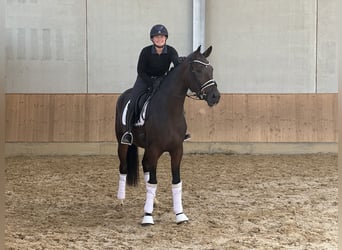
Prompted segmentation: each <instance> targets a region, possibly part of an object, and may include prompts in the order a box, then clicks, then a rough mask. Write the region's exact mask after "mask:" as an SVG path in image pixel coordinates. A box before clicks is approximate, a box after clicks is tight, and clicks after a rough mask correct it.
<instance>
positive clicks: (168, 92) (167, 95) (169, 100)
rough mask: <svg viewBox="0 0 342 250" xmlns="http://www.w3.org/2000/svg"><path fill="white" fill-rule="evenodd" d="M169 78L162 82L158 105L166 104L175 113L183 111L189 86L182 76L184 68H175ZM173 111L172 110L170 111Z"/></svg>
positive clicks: (166, 107)
mask: <svg viewBox="0 0 342 250" xmlns="http://www.w3.org/2000/svg"><path fill="white" fill-rule="evenodd" d="M173 70H174V72H171V73H170V75H168V76H167V78H165V79H164V81H163V82H162V84H161V87H160V90H159V91H158V97H157V98H156V99H158V100H157V101H156V102H157V103H156V105H164V106H165V109H169V110H172V112H173V113H182V114H183V109H184V101H185V97H186V93H187V90H188V88H187V87H186V81H185V79H184V77H182V75H184V74H182V72H183V71H182V68H175V69H173ZM170 112H171V111H170Z"/></svg>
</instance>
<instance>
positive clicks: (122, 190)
mask: <svg viewBox="0 0 342 250" xmlns="http://www.w3.org/2000/svg"><path fill="white" fill-rule="evenodd" d="M127 149H128V146H127V145H122V144H119V146H118V156H119V160H120V166H119V172H120V174H119V189H118V194H117V198H118V199H119V200H120V204H121V205H123V201H124V199H125V198H126V178H127V161H126V157H127Z"/></svg>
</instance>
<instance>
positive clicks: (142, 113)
mask: <svg viewBox="0 0 342 250" xmlns="http://www.w3.org/2000/svg"><path fill="white" fill-rule="evenodd" d="M130 102H131V100H129V101H128V102H127V104H126V105H125V108H124V111H123V113H122V120H121V122H122V124H123V125H126V116H127V109H128V105H129V104H130ZM148 104H149V99H147V101H146V102H145V103H144V105H143V107H142V109H141V111H140V115H139V120H138V121H137V122H136V123H135V124H134V126H143V125H144V123H145V117H146V110H147V106H148Z"/></svg>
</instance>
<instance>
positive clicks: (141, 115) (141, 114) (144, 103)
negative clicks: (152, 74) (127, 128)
mask: <svg viewBox="0 0 342 250" xmlns="http://www.w3.org/2000/svg"><path fill="white" fill-rule="evenodd" d="M164 78H165V76H162V77H158V78H152V80H153V85H152V86H151V87H149V88H148V89H147V90H146V92H145V93H143V94H141V95H140V96H139V97H138V99H137V101H136V102H135V107H134V112H133V124H135V125H136V126H142V125H143V124H144V121H145V119H146V117H147V110H148V109H147V108H148V104H149V102H150V100H151V98H152V97H153V96H154V94H155V93H156V92H157V91H158V89H159V87H160V84H161V82H162V81H163V79H164ZM130 103H131V102H130V101H129V102H128V103H127V104H126V106H125V110H126V109H127V107H128V104H130ZM125 110H124V111H125ZM124 114H125V115H124V117H123V119H122V120H123V124H126V122H125V117H126V112H124Z"/></svg>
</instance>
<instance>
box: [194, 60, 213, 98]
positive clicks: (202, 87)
mask: <svg viewBox="0 0 342 250" xmlns="http://www.w3.org/2000/svg"><path fill="white" fill-rule="evenodd" d="M190 63H191V64H192V63H199V64H201V65H203V66H204V67H206V68H207V67H208V66H209V65H210V63H209V62H208V63H205V62H202V61H200V60H193V61H192V62H190ZM191 72H192V73H193V74H194V76H195V78H196V80H198V78H197V76H196V74H195V72H194V71H193V69H192V70H191ZM198 82H199V81H198ZM210 86H217V83H216V81H215V80H214V79H210V80H208V81H206V82H204V83H202V84H200V90H199V91H198V92H195V95H196V96H197V97H198V98H199V99H200V100H204V99H205V98H206V96H207V94H206V93H205V92H204V90H205V89H206V88H208V87H210Z"/></svg>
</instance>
